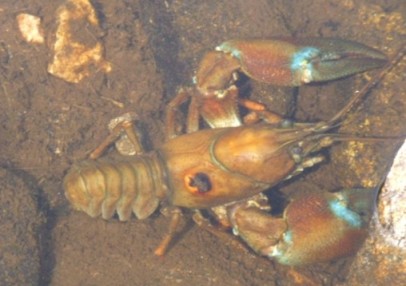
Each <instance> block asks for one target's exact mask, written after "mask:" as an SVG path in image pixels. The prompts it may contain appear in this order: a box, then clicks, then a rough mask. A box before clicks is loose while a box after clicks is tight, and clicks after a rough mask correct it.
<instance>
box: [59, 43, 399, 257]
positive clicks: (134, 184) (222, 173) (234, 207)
mask: <svg viewBox="0 0 406 286" xmlns="http://www.w3.org/2000/svg"><path fill="white" fill-rule="evenodd" d="M404 52H405V51H402V52H401V53H400V55H399V56H398V57H397V60H398V59H399V58H400V57H402V56H403V55H404ZM332 58H334V57H332ZM393 62H396V60H394V61H393ZM392 65H393V63H392ZM361 70H363V69H361ZM387 70H388V69H385V70H384V71H383V72H381V73H380V74H379V75H378V76H377V77H376V78H375V79H374V80H373V81H371V82H370V83H368V84H367V86H365V87H364V88H363V89H362V90H361V91H360V92H358V93H354V95H353V97H352V98H351V99H350V101H349V102H348V104H347V105H346V106H345V107H344V108H343V109H342V110H341V111H339V112H338V113H337V114H336V115H335V116H333V117H332V118H331V119H330V120H328V121H326V122H318V123H293V122H291V121H289V120H287V121H285V120H281V121H279V122H278V123H269V122H266V121H265V122H261V123H258V124H252V125H242V126H237V127H232V126H230V127H224V128H214V129H204V130H199V131H196V132H193V133H189V134H185V135H180V136H178V137H176V138H172V139H169V140H168V141H167V142H165V143H164V144H162V146H160V147H158V148H156V149H155V150H153V151H152V152H149V153H145V152H144V151H143V149H142V148H141V147H140V144H139V142H138V141H139V140H138V138H137V135H136V133H135V132H134V130H133V129H132V124H131V121H130V120H124V121H123V122H122V123H121V124H119V126H118V127H117V128H116V129H114V131H113V134H112V135H111V136H109V137H108V138H107V139H106V141H105V142H103V143H102V144H101V145H100V147H99V148H97V149H96V150H95V151H94V152H93V153H92V154H91V156H90V157H91V158H92V159H97V158H99V157H100V155H101V154H102V152H103V151H104V150H105V148H106V147H107V146H108V145H109V144H110V143H112V142H114V140H115V139H116V138H117V137H119V136H120V134H121V131H123V130H125V131H126V133H127V134H128V136H129V138H130V140H131V141H133V143H134V145H135V146H138V148H139V149H138V155H136V156H133V157H123V158H122V159H121V160H114V161H113V160H107V159H104V158H101V159H97V160H86V161H84V162H80V163H78V164H76V165H74V166H73V167H72V168H71V170H70V171H69V173H68V174H67V176H66V177H65V179H64V188H65V193H66V196H67V198H68V200H69V201H70V202H71V204H72V205H73V207H74V208H75V209H78V210H81V211H84V212H86V213H88V214H89V215H91V216H93V217H96V216H99V215H101V216H102V217H103V218H105V219H109V218H111V217H112V216H113V214H114V213H115V212H117V214H118V216H119V219H120V220H128V219H129V218H130V216H131V213H132V212H133V213H134V214H135V215H136V216H137V217H138V218H140V219H142V218H146V217H148V216H149V215H151V214H152V213H153V212H154V211H155V210H156V209H157V208H158V206H159V204H160V203H161V202H164V203H165V205H167V206H169V210H171V212H170V213H171V214H172V220H171V223H170V226H169V231H168V233H167V235H166V236H165V238H164V239H163V241H162V243H161V245H160V246H159V247H158V248H157V250H156V252H155V253H156V254H158V255H162V254H164V252H165V251H166V248H167V246H168V244H169V242H170V240H171V238H172V236H173V235H174V232H175V229H176V226H177V224H178V221H179V218H180V215H181V209H180V208H181V207H183V208H191V209H196V210H200V209H209V210H213V211H214V213H215V214H218V212H216V211H215V210H218V209H219V208H220V209H221V208H223V209H224V210H225V218H224V217H221V218H220V219H225V220H226V221H227V220H228V224H229V225H231V226H232V227H233V228H234V230H235V231H236V233H237V234H238V235H239V236H240V237H241V238H242V239H243V240H245V241H246V242H247V244H248V245H250V246H252V248H253V249H254V250H256V251H258V252H259V253H261V254H266V255H269V256H272V255H270V254H269V253H264V252H263V251H262V249H263V247H262V242H261V243H257V241H265V245H267V246H275V247H274V252H273V253H274V254H275V253H278V251H279V252H281V250H280V249H281V248H278V247H279V242H280V241H281V239H280V237H284V240H283V241H284V242H285V243H287V244H289V243H290V242H293V241H294V239H296V232H299V231H297V230H295V229H294V228H296V227H298V226H299V227H300V224H299V225H297V224H295V223H292V222H291V220H290V218H291V217H300V216H301V215H305V214H306V209H304V213H303V212H302V213H301V212H300V208H298V209H296V208H295V209H293V210H292V208H288V209H287V210H286V212H285V215H286V216H287V217H286V219H287V220H286V222H285V221H280V220H278V219H275V218H273V217H271V216H268V214H266V206H265V207H263V206H261V207H259V205H260V204H259V203H258V200H257V198H258V197H259V198H260V199H259V200H260V201H261V203H262V202H264V200H262V199H261V197H262V194H261V192H263V191H264V190H266V189H268V188H270V187H272V186H274V185H276V184H278V183H279V182H281V181H283V180H286V179H288V178H290V177H292V176H294V175H297V174H299V173H300V172H301V171H302V170H303V169H305V168H308V167H311V166H313V165H315V164H318V163H319V162H321V161H322V160H323V156H322V155H320V154H319V153H318V151H319V150H320V149H323V148H325V147H328V146H330V145H331V144H332V143H333V142H335V141H336V140H343V138H340V135H339V134H334V133H331V134H330V133H328V132H329V131H330V130H332V129H333V128H335V127H336V126H337V124H339V123H340V122H341V121H342V119H343V118H344V116H345V115H346V114H347V113H348V112H349V111H350V110H351V109H352V107H353V106H354V105H356V104H357V103H358V102H359V100H360V99H361V98H362V97H363V96H364V95H365V94H366V93H367V91H368V90H369V89H370V88H371V87H372V86H373V85H375V84H376V82H377V81H379V80H380V79H381V78H382V76H383V75H384V74H385V72H387ZM358 71H359V69H358ZM169 109H170V110H173V106H169ZM189 123H190V122H189ZM192 125H193V124H192ZM168 133H169V134H171V131H170V130H169V131H168ZM169 137H171V136H169ZM344 139H348V138H347V137H346V136H344ZM347 193H348V192H342V194H343V196H342V197H341V198H342V199H340V196H338V198H336V197H335V196H336V195H330V194H328V195H326V196H322V197H320V198H319V197H316V196H313V197H312V196H305V197H304V198H301V199H298V200H297V201H296V203H295V201H293V202H292V203H293V204H296V205H297V204H298V202H301V201H309V200H310V203H308V202H306V203H307V204H309V205H312V204H313V203H315V202H317V200H319V201H320V202H323V203H324V204H325V205H330V204H333V207H332V208H333V209H330V210H332V214H333V216H332V217H331V219H330V220H328V219H327V220H328V221H330V222H337V221H338V223H340V222H341V223H342V224H343V225H345V224H346V223H347V222H348V220H347V218H348V214H351V215H350V216H349V217H352V218H354V219H352V220H353V221H357V223H356V224H355V227H358V226H359V227H360V228H362V227H363V226H364V225H365V223H364V221H365V220H364V219H361V218H357V215H359V212H361V211H362V210H366V209H370V208H369V206H370V203H369V202H367V206H366V207H364V208H362V207H358V205H359V203H361V202H362V198H363V197H365V196H355V198H354V199H352V198H353V196H349V197H350V198H351V199H345V197H347ZM367 197H369V196H367ZM265 201H266V200H265ZM335 201H337V203H334V202H335ZM372 201H373V200H372ZM245 202H249V203H252V204H251V205H249V207H247V206H246V205H245V204H244V203H245ZM265 205H266V204H265ZM354 205H355V206H356V207H353V206H354ZM252 206H254V209H252V208H251V207H252ZM334 206H335V207H336V208H338V212H334V210H335V208H334ZM302 211H303V210H302ZM292 213H296V214H295V215H293V214H292ZM321 213H323V210H321ZM325 213H326V212H325ZM337 213H338V214H340V216H341V217H338V218H337V216H334V215H335V214H337ZM297 214H298V215H297ZM330 214H331V212H330ZM318 215H319V213H317V212H314V214H313V216H314V217H315V219H314V220H316V221H317V218H318ZM219 216H220V215H219ZM257 217H258V218H261V217H265V218H266V219H265V222H266V223H267V224H268V225H269V226H270V228H269V229H268V228H267V229H266V230H265V231H264V232H256V230H255V231H254V232H251V230H250V224H252V223H248V224H247V221H248V222H249V221H250V220H251V221H253V222H254V223H253V224H252V225H253V226H254V228H255V227H256V225H255V224H256V223H260V221H261V220H260V219H258V220H257V219H256V218H257ZM350 221H351V219H350ZM334 225H336V224H334ZM273 230H275V231H276V232H275V234H272V235H271V238H269V239H270V241H271V242H270V241H269V240H268V234H269V232H273ZM314 231H317V230H311V231H307V232H302V234H303V235H306V234H312V235H314ZM350 233H351V235H352V234H353V233H354V235H355V236H357V230H355V231H350ZM360 233H364V231H363V230H362V231H360ZM299 239H300V238H299ZM335 239H338V240H339V241H341V240H342V239H347V238H346V236H345V237H344V238H340V237H338V238H337V237H335ZM316 249H317V248H316ZM308 251H310V254H306V253H305V252H306V250H300V249H299V250H296V249H294V250H290V252H286V253H293V254H292V255H293V256H295V255H296V256H300V255H302V256H304V257H305V258H303V259H298V258H286V259H285V260H283V259H280V261H281V262H283V263H286V264H302V263H307V262H314V261H317V259H313V258H311V257H314V253H313V252H314V250H313V249H310V250H308ZM344 254H347V253H344ZM273 256H275V257H277V255H273ZM338 256H340V255H332V256H331V257H327V258H326V259H333V258H336V257H338ZM307 257H310V258H307ZM295 259H296V260H295ZM298 261H299V262H298Z"/></svg>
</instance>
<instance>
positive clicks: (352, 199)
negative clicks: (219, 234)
mask: <svg viewBox="0 0 406 286" xmlns="http://www.w3.org/2000/svg"><path fill="white" fill-rule="evenodd" d="M375 199H376V192H375V190H373V189H345V190H342V191H340V192H336V193H329V192H322V193H314V192H312V193H310V194H300V195H299V197H298V198H295V199H293V200H292V201H291V203H290V204H289V205H288V206H287V207H286V209H285V211H284V213H283V217H273V216H272V215H271V214H269V213H265V212H263V211H260V210H258V208H256V207H250V206H241V205H236V206H234V209H233V210H232V211H231V212H230V214H231V217H230V219H231V222H232V224H233V227H234V232H235V233H236V234H238V235H239V236H240V237H241V238H242V239H243V240H244V241H245V242H246V243H247V244H248V245H249V246H250V247H251V248H252V249H253V250H254V251H256V252H258V253H259V254H261V255H265V256H268V257H270V258H274V259H276V260H277V261H278V262H279V263H282V264H287V265H302V264H309V263H315V262H322V261H329V260H333V259H337V258H340V257H344V256H348V255H351V254H353V253H355V251H356V250H357V249H358V248H359V247H360V246H361V244H362V242H363V240H364V239H365V237H366V235H367V225H368V222H369V220H370V218H371V214H372V211H373V208H374V205H375Z"/></svg>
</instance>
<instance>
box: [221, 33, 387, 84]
mask: <svg viewBox="0 0 406 286" xmlns="http://www.w3.org/2000/svg"><path fill="white" fill-rule="evenodd" d="M216 50H217V51H219V52H223V53H225V54H227V55H231V57H232V58H233V59H234V62H233V61H231V60H228V62H231V63H233V64H235V65H236V67H234V66H232V68H234V69H235V70H237V69H238V70H240V71H241V72H243V73H245V74H246V75H248V76H249V77H250V78H252V79H255V80H258V81H262V82H265V83H269V84H275V85H282V86H299V85H302V84H304V83H310V82H317V81H327V80H332V79H338V78H341V77H345V76H348V75H352V74H355V73H358V72H363V71H366V70H369V69H373V68H377V67H380V66H382V65H383V64H385V63H386V61H387V58H386V56H385V55H384V54H383V53H381V52H379V51H377V50H375V49H373V48H370V47H368V46H365V45H363V44H360V43H357V42H353V41H348V40H341V39H332V38H304V39H270V40H230V41H227V42H224V43H222V44H221V45H220V46H218V47H217V48H216ZM227 74H229V72H228V73H227ZM227 78H228V77H227ZM216 79H217V78H216ZM220 86H221V85H220Z"/></svg>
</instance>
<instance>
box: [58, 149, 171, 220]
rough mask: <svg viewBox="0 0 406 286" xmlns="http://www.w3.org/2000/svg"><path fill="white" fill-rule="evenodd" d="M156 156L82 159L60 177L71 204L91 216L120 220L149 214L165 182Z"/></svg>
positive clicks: (141, 217)
mask: <svg viewBox="0 0 406 286" xmlns="http://www.w3.org/2000/svg"><path fill="white" fill-rule="evenodd" d="M161 168H162V167H161V165H160V163H159V160H157V158H156V157H150V156H136V157H132V158H125V157H124V158H122V160H120V161H114V162H113V161H109V160H103V159H99V160H86V161H83V162H80V163H78V164H76V165H74V166H73V167H72V168H71V169H70V171H69V173H68V174H67V175H66V177H65V179H64V189H65V194H66V197H67V198H68V200H69V201H70V202H71V204H72V205H73V207H74V208H75V209H77V210H81V211H83V212H85V213H87V214H88V215H90V216H92V217H97V216H99V215H101V216H102V217H103V218H104V219H110V218H111V217H112V216H113V215H114V213H115V212H117V214H118V217H119V219H120V220H121V221H126V220H128V219H130V217H131V214H132V213H134V214H135V215H136V216H137V218H139V219H144V218H146V217H148V216H150V215H151V214H152V213H153V212H154V211H155V210H156V209H157V208H158V205H159V202H160V198H159V195H160V193H161V192H162V189H164V188H165V186H166V184H165V183H164V181H163V177H162V176H160V174H162V171H161Z"/></svg>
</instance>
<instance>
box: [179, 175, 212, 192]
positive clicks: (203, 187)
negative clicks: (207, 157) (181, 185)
mask: <svg viewBox="0 0 406 286" xmlns="http://www.w3.org/2000/svg"><path fill="white" fill-rule="evenodd" d="M185 185H186V187H187V188H188V189H189V190H190V191H193V192H195V193H201V194H202V193H207V192H209V191H210V190H211V187H212V186H211V182H210V178H209V176H208V175H207V174H205V173H196V174H193V175H187V176H186V177H185Z"/></svg>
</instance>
